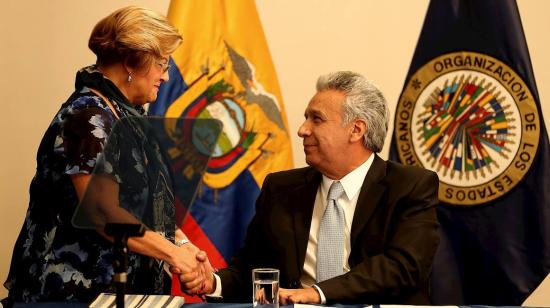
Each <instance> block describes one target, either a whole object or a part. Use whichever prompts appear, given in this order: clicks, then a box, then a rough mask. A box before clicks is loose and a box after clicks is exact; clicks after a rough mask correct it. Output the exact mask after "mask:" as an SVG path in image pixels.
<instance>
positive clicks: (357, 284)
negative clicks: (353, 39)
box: [181, 72, 439, 304]
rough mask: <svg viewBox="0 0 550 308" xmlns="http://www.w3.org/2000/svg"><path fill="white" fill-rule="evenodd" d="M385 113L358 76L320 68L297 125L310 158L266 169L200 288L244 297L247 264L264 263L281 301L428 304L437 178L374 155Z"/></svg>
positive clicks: (379, 146) (248, 285) (249, 283)
mask: <svg viewBox="0 0 550 308" xmlns="http://www.w3.org/2000/svg"><path fill="white" fill-rule="evenodd" d="M388 118H389V111H388V108H387V105H386V102H385V99H384V97H383V96H382V93H381V92H380V91H379V90H378V89H377V88H376V87H375V86H374V85H372V84H371V83H370V82H368V81H367V80H366V79H365V78H364V77H363V76H361V75H359V74H356V73H353V72H337V73H332V74H328V75H325V76H321V77H320V78H319V80H318V82H317V93H316V94H315V96H313V98H312V99H311V101H310V102H309V105H308V107H307V109H306V111H305V121H304V123H303V124H302V126H301V127H300V129H299V131H298V135H299V136H300V137H301V138H303V144H304V152H305V155H306V162H307V163H308V165H310V167H306V168H301V169H295V170H289V171H283V172H278V173H273V174H270V175H269V176H267V178H266V179H265V181H264V184H263V186H262V192H261V194H260V196H259V198H258V201H257V205H256V215H255V217H254V218H253V220H252V222H251V223H250V226H249V227H248V232H247V237H246V240H245V243H244V246H243V248H242V249H241V250H240V252H239V253H238V254H237V256H236V257H235V258H234V259H233V262H232V264H231V266H230V267H228V268H226V269H223V270H221V271H220V272H218V273H217V275H214V276H213V278H211V279H208V280H207V283H206V285H204V286H203V287H204V288H203V292H206V293H207V294H212V295H214V296H221V297H222V298H223V301H230V302H248V301H250V299H251V293H250V291H251V286H252V281H251V278H252V277H251V270H252V269H253V268H259V267H271V268H278V269H280V285H281V290H280V294H279V298H280V302H281V303H282V304H289V303H364V304H378V303H383V304H388V303H395V304H429V302H430V301H429V296H428V289H429V288H428V287H429V276H430V270H431V266H432V260H433V257H434V254H435V251H436V249H437V245H438V243H439V238H438V232H437V229H438V223H437V218H436V213H435V207H436V205H437V203H438V197H437V193H438V178H437V175H436V174H435V173H434V172H431V171H428V170H425V169H421V168H416V167H405V166H402V165H400V164H397V163H394V162H386V161H384V160H382V159H381V158H380V157H379V156H378V155H376V154H375V153H377V152H379V151H380V150H381V149H382V146H383V144H384V139H385V136H386V132H387V127H388ZM335 191H336V193H335ZM327 196H328V197H327ZM327 199H328V200H327ZM331 228H332V229H331ZM327 230H332V231H327ZM334 230H337V231H334ZM181 279H182V282H183V283H182V285H183V287H184V288H186V287H190V288H193V287H195V288H196V286H194V285H189V284H187V283H186V281H187V278H186V277H185V276H182V277H181ZM189 280H190V279H189Z"/></svg>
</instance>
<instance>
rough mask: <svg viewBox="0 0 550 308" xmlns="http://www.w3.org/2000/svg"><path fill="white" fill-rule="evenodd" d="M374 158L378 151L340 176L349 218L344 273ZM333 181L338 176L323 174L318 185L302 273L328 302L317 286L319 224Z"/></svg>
mask: <svg viewBox="0 0 550 308" xmlns="http://www.w3.org/2000/svg"><path fill="white" fill-rule="evenodd" d="M373 161H374V154H371V155H370V156H369V158H368V159H367V160H366V161H365V162H364V163H363V164H361V165H360V166H359V167H357V168H355V169H354V170H353V171H351V172H350V173H348V174H346V175H345V176H344V177H343V178H341V179H340V183H342V186H343V187H344V193H343V194H342V195H341V196H340V197H339V198H338V199H337V201H338V204H339V205H340V206H341V207H342V208H343V210H344V218H345V228H344V230H343V232H344V260H342V261H343V263H342V264H343V266H344V268H343V272H344V273H347V272H349V264H348V258H349V254H350V252H351V239H350V236H351V224H352V222H353V214H354V213H355V207H356V205H357V199H358V198H359V192H360V191H361V186H363V182H364V181H365V176H366V175H367V172H368V171H369V169H370V166H371V165H372V162H373ZM332 182H334V180H332V179H329V178H328V177H326V176H324V175H323V180H322V182H321V185H319V188H318V189H317V195H316V197H315V205H314V207H313V215H312V217H311V227H310V229H309V240H308V243H307V250H306V259H305V262H304V271H303V272H302V277H300V282H301V283H302V286H303V287H311V286H313V287H315V288H316V289H317V291H318V292H319V294H320V295H321V304H325V303H326V298H325V295H324V294H323V292H322V291H321V289H320V288H318V287H317V286H315V283H316V281H317V280H316V278H317V239H318V237H319V225H320V223H321V219H322V218H323V214H324V213H325V209H326V207H327V204H328V201H327V196H328V191H329V189H330V186H331V185H332Z"/></svg>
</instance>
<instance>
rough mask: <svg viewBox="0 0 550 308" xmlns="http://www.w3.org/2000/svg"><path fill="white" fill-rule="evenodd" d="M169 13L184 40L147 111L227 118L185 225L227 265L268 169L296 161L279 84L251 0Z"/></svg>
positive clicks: (178, 7) (215, 0)
mask: <svg viewBox="0 0 550 308" xmlns="http://www.w3.org/2000/svg"><path fill="white" fill-rule="evenodd" d="M168 19H169V20H170V22H171V23H172V24H173V25H174V26H176V27H177V28H178V30H179V32H180V34H181V35H182V36H183V39H184V41H183V44H182V45H181V46H180V48H179V49H178V50H176V52H175V53H174V54H173V55H172V59H171V62H173V63H172V64H175V65H173V67H172V68H171V69H170V72H169V74H170V82H168V83H166V84H164V85H163V86H162V87H161V89H160V92H159V96H158V99H157V102H156V103H155V104H152V105H151V106H150V109H149V112H150V114H152V115H163V116H165V117H170V118H178V117H187V118H213V119H217V120H219V121H220V122H221V123H222V124H223V128H222V133H221V136H220V138H219V139H218V143H217V145H216V148H215V150H214V154H213V157H212V158H211V160H210V162H209V164H208V167H207V171H206V173H205V174H204V176H203V180H202V184H201V185H200V187H199V190H198V193H197V196H196V198H195V201H194V203H193V204H192V206H191V208H190V215H188V216H187V217H186V220H185V222H184V224H183V231H184V232H185V233H186V234H187V236H188V237H189V238H190V240H191V241H192V242H193V243H195V244H196V245H197V246H199V247H200V248H201V249H203V250H205V251H206V252H207V253H208V255H209V257H210V261H211V262H212V265H213V266H214V267H225V266H226V265H227V262H229V260H230V258H231V256H233V254H234V253H235V252H236V250H237V249H238V248H240V246H241V244H242V242H243V240H244V235H245V232H246V227H247V226H248V223H249V222H250V220H251V218H252V216H253V215H254V203H255V201H256V198H257V197H258V195H259V193H260V187H261V185H262V182H263V180H264V178H265V177H266V175H267V174H268V173H271V172H274V171H279V170H284V169H289V168H291V167H292V153H291V145H290V137H289V133H288V125H287V120H286V116H285V113H284V105H283V101H282V97H281V91H280V89H279V84H278V82H277V77H276V73H275V69H274V67H273V63H272V61H271V56H270V54H269V50H268V46H267V42H266V40H265V37H264V33H263V29H262V26H261V23H260V19H259V16H258V13H257V11H256V6H255V3H254V1H253V0H239V1H229V0H228V1H225V0H211V1H191V0H180V1H172V2H171V3H170V7H169V10H168Z"/></svg>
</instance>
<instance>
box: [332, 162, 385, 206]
mask: <svg viewBox="0 0 550 308" xmlns="http://www.w3.org/2000/svg"><path fill="white" fill-rule="evenodd" d="M374 156H375V154H374V153H372V154H371V155H370V156H369V158H368V159H367V160H366V161H365V162H364V163H362V164H361V165H360V166H359V167H357V168H355V169H353V171H351V172H350V173H348V174H346V175H345V176H344V177H343V178H341V179H340V183H342V186H343V187H344V192H345V194H346V197H347V198H348V200H351V199H353V198H355V196H356V195H357V194H358V193H359V191H360V190H361V186H363V182H364V180H365V177H366V176H367V172H369V169H370V166H371V165H372V162H373V161H374ZM332 182H334V180H333V179H330V178H328V177H326V176H325V175H323V181H322V182H321V185H322V191H323V192H325V193H324V194H323V195H324V196H323V197H326V195H327V194H328V190H329V189H330V185H332Z"/></svg>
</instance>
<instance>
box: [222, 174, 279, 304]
mask: <svg viewBox="0 0 550 308" xmlns="http://www.w3.org/2000/svg"><path fill="white" fill-rule="evenodd" d="M269 186H270V185H269V175H268V177H266V179H265V181H264V184H263V185H262V190H261V193H260V196H259V197H258V199H257V200H256V213H255V215H254V217H253V218H252V221H251V222H250V224H249V226H248V229H247V232H246V238H245V241H244V245H243V247H242V248H241V249H240V250H239V252H238V253H237V254H236V256H235V257H234V258H233V259H232V260H231V261H232V262H231V266H229V267H227V268H225V269H222V270H220V271H219V272H218V275H219V277H220V279H221V284H222V297H223V302H235V303H243V302H250V301H251V289H252V269H253V268H256V267H267V266H266V265H262V264H264V263H266V262H268V260H269V255H268V254H269V253H268V252H267V249H266V246H265V244H266V240H267V239H268V237H267V236H266V235H264V233H263V232H264V228H262V227H261V226H262V224H263V219H264V218H263V217H264V215H263V213H264V212H265V211H266V210H265V208H266V207H267V206H268V200H269V197H268V195H269ZM267 244H268V243H267Z"/></svg>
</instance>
